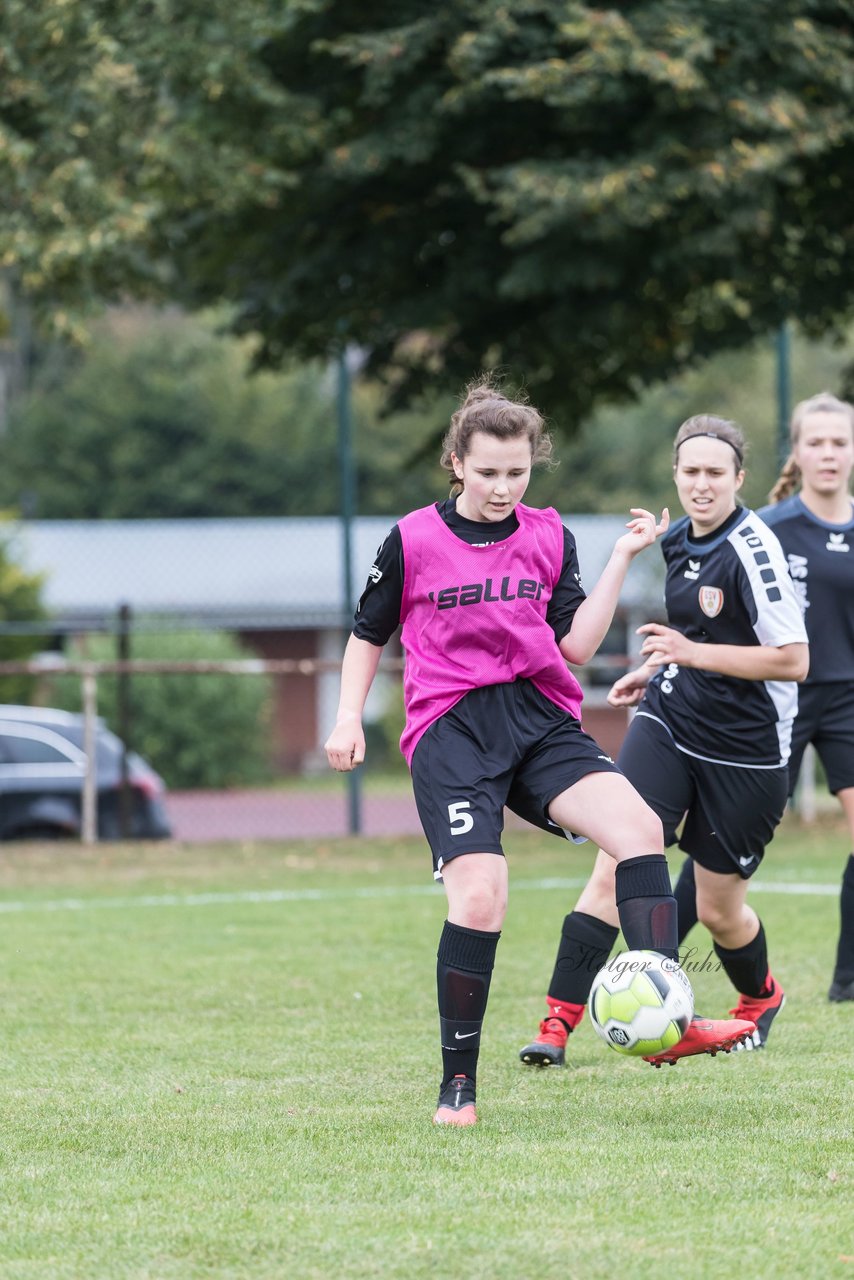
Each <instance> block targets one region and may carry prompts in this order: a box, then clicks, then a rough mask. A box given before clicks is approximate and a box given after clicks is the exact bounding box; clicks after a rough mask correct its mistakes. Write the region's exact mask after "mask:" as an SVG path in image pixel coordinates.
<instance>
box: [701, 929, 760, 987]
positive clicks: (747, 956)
mask: <svg viewBox="0 0 854 1280" xmlns="http://www.w3.org/2000/svg"><path fill="white" fill-rule="evenodd" d="M714 948H715V954H716V956H717V957H718V959H719V960H720V962H721V964H722V965H723V967H724V972H725V973H726V976H727V977H728V978H729V980H730V982H731V983H732V985H733V986H734V987H735V989H736V991H738V992H739V994H740V995H744V996H750V997H751V998H753V999H756V998H758V997H761V996H767V995H770V991H771V982H772V979H771V975H770V973H769V972H768V944H767V942H766V941H765V930H764V929H763V928H762V922H761V921H760V922H759V932H758V933H757V934H756V937H755V938H753V939H751V941H750V942H748V943H747V944H746V946H743V947H734V948H733V949H732V950H729V949H728V948H727V947H722V946H720V945H719V944H718V943H717V942H716V943H714Z"/></svg>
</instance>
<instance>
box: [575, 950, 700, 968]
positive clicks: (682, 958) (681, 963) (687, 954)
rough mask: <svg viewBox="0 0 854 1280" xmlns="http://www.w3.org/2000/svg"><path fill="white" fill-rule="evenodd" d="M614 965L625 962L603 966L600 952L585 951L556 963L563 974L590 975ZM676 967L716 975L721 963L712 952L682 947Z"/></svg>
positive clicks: (641, 964)
mask: <svg viewBox="0 0 854 1280" xmlns="http://www.w3.org/2000/svg"><path fill="white" fill-rule="evenodd" d="M615 965H620V966H621V967H625V961H624V960H623V959H622V958H621V957H620V956H613V957H612V958H611V959H610V960H609V961H608V962H607V964H605V965H604V966H603V965H602V960H601V952H599V951H597V952H596V953H595V955H594V954H593V953H592V951H587V950H585V951H584V952H583V953H582V954H581V956H580V957H578V958H573V959H570V958H569V957H566V958H564V959H562V960H559V961H558V969H560V970H562V971H563V972H564V973H568V972H571V971H577V970H579V969H586V970H588V971H589V972H590V973H598V972H599V970H600V969H601V968H603V967H604V968H606V969H611V968H614V967H615ZM631 967H632V968H635V969H637V971H638V972H641V970H643V969H644V968H646V962H645V961H638V962H637V963H635V964H633V965H632V966H631ZM676 967H677V968H679V969H682V970H684V972H685V973H718V972H719V971H720V968H721V962H720V960H719V959H718V957H717V956H716V955H715V953H714V952H713V951H707V952H706V954H705V955H702V954H701V952H700V948H699V947H683V948H682V949H681V950H680V952H679V960H678V964H677V966H676Z"/></svg>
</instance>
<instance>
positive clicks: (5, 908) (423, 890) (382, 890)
mask: <svg viewBox="0 0 854 1280" xmlns="http://www.w3.org/2000/svg"><path fill="white" fill-rule="evenodd" d="M586 883H587V879H586V877H583V876H582V877H575V878H572V879H564V878H560V877H558V878H549V879H544V880H516V881H511V886H510V887H511V893H520V892H521V893H526V892H535V893H537V892H543V891H545V890H554V889H581V888H583V887H584V885H585V884H586ZM750 889H751V892H752V893H783V894H791V895H794V896H795V897H821V898H832V897H837V896H838V894H839V885H837V884H795V883H793V882H790V881H783V880H781V881H777V882H774V881H761V880H760V881H757V882H756V883H755V884H751V886H750ZM441 893H442V889H441V886H439V885H436V884H424V885H420V884H417V885H371V886H369V887H366V888H350V889H259V890H245V891H237V892H234V893H161V894H140V895H139V897H124V898H54V899H48V900H46V901H38V900H35V899H34V900H32V901H26V900H22V899H18V900H16V899H10V900H9V901H7V902H3V901H0V915H13V914H16V913H20V912H29V911H99V910H100V911H103V910H113V911H116V910H124V909H126V908H136V907H217V906H236V905H242V904H250V905H251V904H256V903H261V904H265V903H275V902H347V901H355V900H357V899H362V898H369V899H370V898H412V897H430V896H432V897H438V896H439V895H441Z"/></svg>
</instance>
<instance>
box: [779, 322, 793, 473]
mask: <svg viewBox="0 0 854 1280" xmlns="http://www.w3.org/2000/svg"><path fill="white" fill-rule="evenodd" d="M776 345H777V454H778V462H779V464H780V466H781V467H782V465H783V463H784V462H785V461H786V459H787V458H788V456H789V418H790V417H791V413H792V384H791V338H790V334H789V325H788V323H787V321H785V320H784V321H783V323H782V324H781V325H780V328H779V329H778V330H777V343H776Z"/></svg>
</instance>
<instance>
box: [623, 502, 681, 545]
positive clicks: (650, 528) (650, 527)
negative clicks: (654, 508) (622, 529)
mask: <svg viewBox="0 0 854 1280" xmlns="http://www.w3.org/2000/svg"><path fill="white" fill-rule="evenodd" d="M630 514H631V517H632V518H631V520H629V521H627V523H626V528H627V529H628V531H629V532H628V533H624V534H623V536H622V537H621V538H618V539H617V543H616V548H615V549H616V550H620V551H626V552H627V553H628V554H629V555H630V556H636V555H637V554H638V552H639V551H643V549H644V547H649V546H651V545H652V543H653V542H655V540H656V538H660V537H661V535H662V534H663V533H666V532H667V530H668V529H669V528H670V512H669V510H668V509H667V507H663V508H662V511H661V519H660V520H658V521H656V518H655V516H654V515H653V514H652V512H651V511H646V510H644V508H643V507H631V508H630Z"/></svg>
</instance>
